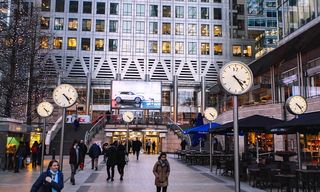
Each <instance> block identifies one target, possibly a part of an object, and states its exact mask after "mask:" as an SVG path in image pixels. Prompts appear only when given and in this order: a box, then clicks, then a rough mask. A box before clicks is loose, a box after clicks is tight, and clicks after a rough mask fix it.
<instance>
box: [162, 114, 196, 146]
mask: <svg viewBox="0 0 320 192" xmlns="http://www.w3.org/2000/svg"><path fill="white" fill-rule="evenodd" d="M167 119H168V120H167V121H168V124H167V128H168V130H171V131H173V132H174V134H175V135H177V136H178V138H179V139H181V140H183V139H185V140H186V141H187V143H188V146H190V145H191V138H190V135H189V134H184V133H183V129H182V128H181V127H180V126H179V125H178V124H176V123H174V121H173V120H172V119H170V118H168V117H167Z"/></svg>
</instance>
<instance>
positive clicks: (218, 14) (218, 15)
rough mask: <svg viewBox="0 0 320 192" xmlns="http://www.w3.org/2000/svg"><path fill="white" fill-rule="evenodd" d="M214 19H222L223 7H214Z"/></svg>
mask: <svg viewBox="0 0 320 192" xmlns="http://www.w3.org/2000/svg"><path fill="white" fill-rule="evenodd" d="M213 19H216V20H221V19H222V13H221V8H214V9H213Z"/></svg>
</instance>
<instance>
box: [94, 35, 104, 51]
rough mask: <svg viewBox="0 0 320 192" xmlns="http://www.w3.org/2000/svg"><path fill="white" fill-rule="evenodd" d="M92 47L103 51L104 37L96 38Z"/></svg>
mask: <svg viewBox="0 0 320 192" xmlns="http://www.w3.org/2000/svg"><path fill="white" fill-rule="evenodd" d="M94 47H95V50H96V51H103V50H104V39H99V38H97V39H96V40H95V43H94Z"/></svg>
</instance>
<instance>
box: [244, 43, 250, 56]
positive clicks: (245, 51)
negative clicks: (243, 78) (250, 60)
mask: <svg viewBox="0 0 320 192" xmlns="http://www.w3.org/2000/svg"><path fill="white" fill-rule="evenodd" d="M243 55H244V56H245V57H252V47H251V46H250V45H244V46H243Z"/></svg>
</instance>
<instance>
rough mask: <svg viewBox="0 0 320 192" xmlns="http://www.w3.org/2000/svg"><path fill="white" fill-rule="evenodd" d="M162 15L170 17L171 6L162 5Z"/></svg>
mask: <svg viewBox="0 0 320 192" xmlns="http://www.w3.org/2000/svg"><path fill="white" fill-rule="evenodd" d="M162 17H171V6H166V5H164V6H163V7H162Z"/></svg>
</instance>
